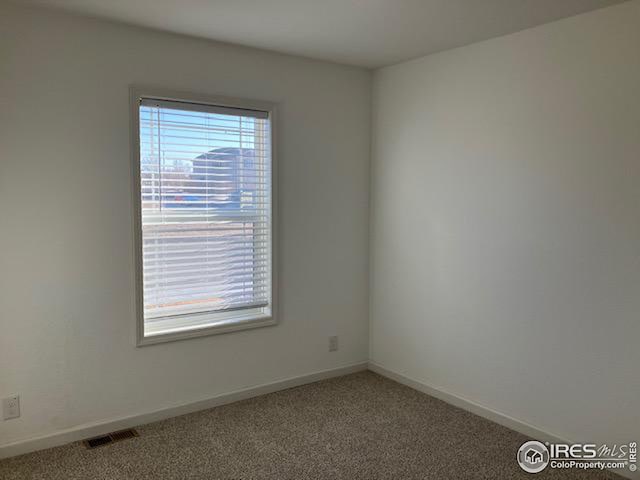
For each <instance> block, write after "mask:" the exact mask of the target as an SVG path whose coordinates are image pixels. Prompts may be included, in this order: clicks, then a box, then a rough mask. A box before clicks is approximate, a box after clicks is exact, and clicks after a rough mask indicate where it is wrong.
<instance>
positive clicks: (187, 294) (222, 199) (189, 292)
mask: <svg viewBox="0 0 640 480" xmlns="http://www.w3.org/2000/svg"><path fill="white" fill-rule="evenodd" d="M270 138H271V134H270V119H269V114H268V112H263V111H258V110H248V109H240V108H230V107H218V106H214V105H204V104H197V103H190V102H177V101H167V100H155V99H152V98H142V99H141V100H140V105H139V145H140V156H139V159H140V165H139V168H140V170H139V171H140V175H139V178H140V207H141V212H140V213H141V229H142V235H141V241H142V248H141V250H142V251H141V254H142V280H143V282H142V283H143V310H144V334H145V336H147V335H158V334H163V333H171V332H176V331H181V330H188V329H198V328H203V327H209V326H212V325H213V326H215V325H219V324H229V323H233V322H238V321H247V320H250V319H251V318H253V317H256V318H259V317H264V316H265V315H268V313H269V308H270V303H271V278H272V277H271V241H272V239H271V145H270Z"/></svg>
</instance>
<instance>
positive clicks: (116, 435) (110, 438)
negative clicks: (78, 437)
mask: <svg viewBox="0 0 640 480" xmlns="http://www.w3.org/2000/svg"><path fill="white" fill-rule="evenodd" d="M137 436H138V432H136V431H135V430H134V429H133V428H128V429H126V430H120V431H118V432H112V433H107V434H106V435H100V436H99V437H93V438H90V439H88V440H85V441H84V445H85V447H87V448H97V447H102V446H103V445H109V444H110V443H113V442H120V441H122V440H126V439H127V438H133V437H137Z"/></svg>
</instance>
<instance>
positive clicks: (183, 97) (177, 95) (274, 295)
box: [129, 85, 279, 347]
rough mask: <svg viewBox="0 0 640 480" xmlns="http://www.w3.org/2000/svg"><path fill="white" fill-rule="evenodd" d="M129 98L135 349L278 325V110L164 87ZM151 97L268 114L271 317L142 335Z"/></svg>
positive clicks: (136, 89)
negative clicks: (143, 137)
mask: <svg viewBox="0 0 640 480" xmlns="http://www.w3.org/2000/svg"><path fill="white" fill-rule="evenodd" d="M129 97H130V101H129V103H130V123H131V128H130V133H131V140H130V144H131V168H132V170H131V171H132V197H133V204H132V206H133V215H132V217H133V235H134V239H133V242H134V248H133V253H134V255H133V257H134V258H133V262H134V266H135V268H134V270H135V272H134V273H135V277H134V294H135V316H136V346H137V347H142V346H146V345H154V344H158V343H165V342H173V341H176V340H184V339H188V338H197V337H204V336H209V335H219V334H223V333H229V332H237V331H241V330H248V329H252V328H258V327H265V326H269V325H276V324H277V323H278V303H279V302H278V290H279V289H278V275H277V272H278V239H277V232H278V182H277V179H278V173H277V172H278V168H277V158H278V156H277V150H276V127H277V112H276V110H277V108H276V104H275V103H272V102H265V101H260V100H249V99H243V98H233V97H223V96H217V95H206V94H202V95H201V94H193V93H188V92H180V91H172V90H168V89H164V88H156V87H148V86H139V85H132V86H131V87H130V88H129ZM142 98H154V99H157V100H167V101H176V102H185V103H197V104H204V105H212V106H217V107H229V108H236V109H245V110H260V111H265V112H268V114H269V120H270V134H271V135H270V141H271V232H270V233H271V305H270V307H271V314H270V315H261V316H255V315H251V316H249V315H248V316H247V318H242V317H239V318H238V319H237V320H235V321H234V322H233V323H229V324H220V325H212V326H208V327H202V328H194V329H192V330H182V331H178V332H172V333H162V334H157V335H153V336H146V337H145V335H144V298H143V293H144V289H143V283H142V281H143V266H142V205H141V198H140V192H141V190H140V188H141V185H140V109H139V106H140V99H142Z"/></svg>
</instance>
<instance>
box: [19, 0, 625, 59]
mask: <svg viewBox="0 0 640 480" xmlns="http://www.w3.org/2000/svg"><path fill="white" fill-rule="evenodd" d="M622 1H624V0H22V2H23V3H32V4H39V5H46V6H50V7H59V8H62V9H65V10H68V11H72V12H76V13H80V14H85V15H91V16H96V17H103V18H108V19H113V20H119V21H123V22H127V23H130V24H135V25H141V26H146V27H153V28H158V29H162V30H167V31H171V32H177V33H183V34H188V35H194V36H198V37H204V38H209V39H213V40H220V41H224V42H231V43H236V44H240V45H247V46H252V47H258V48H264V49H268V50H274V51H278V52H283V53H290V54H294V55H302V56H305V57H311V58H318V59H322V60H330V61H334V62H339V63H345V64H351V65H358V66H363V67H370V68H371V67H380V66H384V65H390V64H393V63H397V62H401V61H403V60H408V59H411V58H416V57H420V56H423V55H426V54H429V53H434V52H438V51H442V50H446V49H449V48H454V47H458V46H461V45H466V44H469V43H473V42H477V41H479V40H485V39H488V38H492V37H497V36H500V35H504V34H507V33H511V32H516V31H518V30H522V29H524V28H528V27H532V26H535V25H540V24H542V23H546V22H549V21H552V20H557V19H560V18H563V17H568V16H571V15H576V14H578V13H582V12H586V11H589V10H593V9H596V8H600V7H605V6H609V5H613V4H616V3H621V2H622Z"/></svg>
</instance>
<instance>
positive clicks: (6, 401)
mask: <svg viewBox="0 0 640 480" xmlns="http://www.w3.org/2000/svg"><path fill="white" fill-rule="evenodd" d="M19 416H20V396H18V395H13V396H11V397H7V398H3V399H2V418H3V419H4V420H10V419H12V418H18V417H19Z"/></svg>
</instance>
